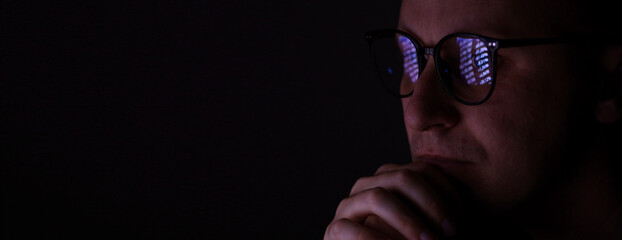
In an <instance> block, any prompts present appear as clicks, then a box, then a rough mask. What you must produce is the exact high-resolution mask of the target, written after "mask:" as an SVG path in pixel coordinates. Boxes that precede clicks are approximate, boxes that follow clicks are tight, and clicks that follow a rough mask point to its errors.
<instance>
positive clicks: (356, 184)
mask: <svg viewBox="0 0 622 240" xmlns="http://www.w3.org/2000/svg"><path fill="white" fill-rule="evenodd" d="M368 180H369V177H362V178H359V179H357V180H356V182H354V185H353V186H352V189H350V195H352V194H354V193H357V192H359V191H360V190H361V188H362V186H365V184H366V183H367V182H368Z"/></svg>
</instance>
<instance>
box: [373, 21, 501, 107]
mask: <svg viewBox="0 0 622 240" xmlns="http://www.w3.org/2000/svg"><path fill="white" fill-rule="evenodd" d="M437 47H438V48H440V50H437V51H440V52H439V53H438V54H437V57H438V59H435V61H436V65H437V66H436V67H437V69H438V74H439V75H440V77H441V80H442V81H443V84H444V85H445V87H446V88H447V90H448V91H449V92H450V93H451V94H453V95H454V96H455V97H456V98H458V99H460V100H462V101H463V102H466V103H478V102H481V101H482V100H484V99H485V98H486V97H487V96H488V94H489V92H490V90H491V88H492V81H493V75H494V72H493V70H494V69H493V68H492V66H493V59H492V58H493V56H492V55H493V54H492V53H491V52H490V50H489V49H488V48H487V47H486V42H485V41H484V40H482V39H480V38H478V37H476V36H469V35H466V36H460V35H457V36H452V37H450V38H447V39H444V41H443V42H442V43H441V44H439V46H437ZM419 48H420V47H419V46H418V45H415V44H414V43H413V42H412V41H411V40H410V39H409V38H408V37H406V36H405V35H402V34H400V33H396V34H395V35H386V36H384V37H379V38H377V39H375V40H374V42H373V45H372V51H374V52H373V56H374V58H375V62H376V67H377V68H378V69H377V70H378V72H379V74H380V77H381V79H382V81H383V84H384V86H385V87H386V88H387V90H389V92H390V93H392V94H393V95H396V96H399V97H405V96H408V95H410V94H411V93H412V92H413V90H414V88H415V86H416V84H415V83H416V82H417V80H418V78H419V75H420V73H421V71H422V70H423V68H424V67H425V61H426V58H424V57H423V56H421V55H419V54H423V49H419Z"/></svg>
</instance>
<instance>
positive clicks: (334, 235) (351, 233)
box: [324, 218, 389, 240]
mask: <svg viewBox="0 0 622 240" xmlns="http://www.w3.org/2000/svg"><path fill="white" fill-rule="evenodd" d="M333 239H335V240H337V239H339V240H344V239H352V240H367V239H373V240H377V239H389V238H388V237H387V236H386V235H384V234H382V233H379V232H376V231H374V230H373V229H370V228H367V227H365V226H363V225H361V224H359V223H356V222H353V221H351V220H348V219H345V218H342V219H338V220H336V221H333V222H332V223H330V224H329V225H328V227H327V228H326V232H325V233H324V240H333Z"/></svg>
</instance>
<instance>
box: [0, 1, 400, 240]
mask: <svg viewBox="0 0 622 240" xmlns="http://www.w3.org/2000/svg"><path fill="white" fill-rule="evenodd" d="M398 10H399V1H371V0H365V1H351V0H348V1H326V0H320V1H284V0H280V1H279V0H270V1H224V0H221V1H213V0H211V1H123V2H110V1H71V2H69V1H38V2H36V3H34V2H29V1H3V3H2V7H1V8H0V13H1V14H0V17H1V19H0V24H1V28H2V29H1V30H2V32H1V40H2V43H1V44H0V45H1V46H0V49H1V51H2V53H1V55H0V58H1V61H2V62H1V66H0V70H1V72H0V74H1V78H2V80H1V86H0V87H1V89H2V95H1V97H2V99H1V101H2V102H1V104H2V111H1V113H0V115H1V117H2V124H0V130H1V135H2V139H3V140H2V147H3V150H2V167H1V168H2V170H1V171H2V174H1V180H0V181H1V184H2V192H1V194H2V196H1V198H2V205H1V207H2V210H1V211H2V213H0V214H1V215H2V239H25V238H58V237H64V238H76V239H77V238H86V239H93V238H95V239H97V238H101V239H103V238H110V237H115V238H120V237H132V238H150V239H185V238H203V239H321V238H322V235H323V233H324V229H325V227H326V225H327V224H328V223H329V222H330V220H331V219H332V216H333V213H334V210H335V209H336V207H337V204H338V203H339V201H340V200H341V199H342V198H343V197H346V196H347V193H348V192H349V188H350V187H351V185H352V184H353V183H354V181H355V180H356V179H357V178H358V177H361V176H365V175H369V174H372V173H373V172H374V171H375V169H376V168H377V167H378V166H379V165H380V164H382V163H385V162H407V161H408V159H409V156H408V148H407V140H406V137H405V134H404V130H403V125H402V120H401V110H400V106H399V100H398V99H394V98H392V97H390V96H389V95H388V94H386V93H385V92H384V90H382V87H381V85H380V83H379V82H378V81H377V80H376V79H375V77H374V73H373V70H372V69H371V63H370V61H369V59H368V49H367V44H366V42H365V40H364V38H363V34H364V33H365V31H367V30H372V29H377V28H386V27H393V26H395V25H396V22H397V17H398Z"/></svg>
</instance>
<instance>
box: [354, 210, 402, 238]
mask: <svg viewBox="0 0 622 240" xmlns="http://www.w3.org/2000/svg"><path fill="white" fill-rule="evenodd" d="M363 226H365V227H368V228H371V229H373V230H376V231H378V232H381V233H384V234H386V235H387V236H389V237H390V238H391V239H395V240H406V238H405V237H404V236H402V234H400V232H398V231H397V230H395V228H393V227H391V225H389V224H387V223H386V222H385V221H383V220H382V219H381V218H380V217H378V216H376V215H369V216H367V218H365V222H364V223H363Z"/></svg>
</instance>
